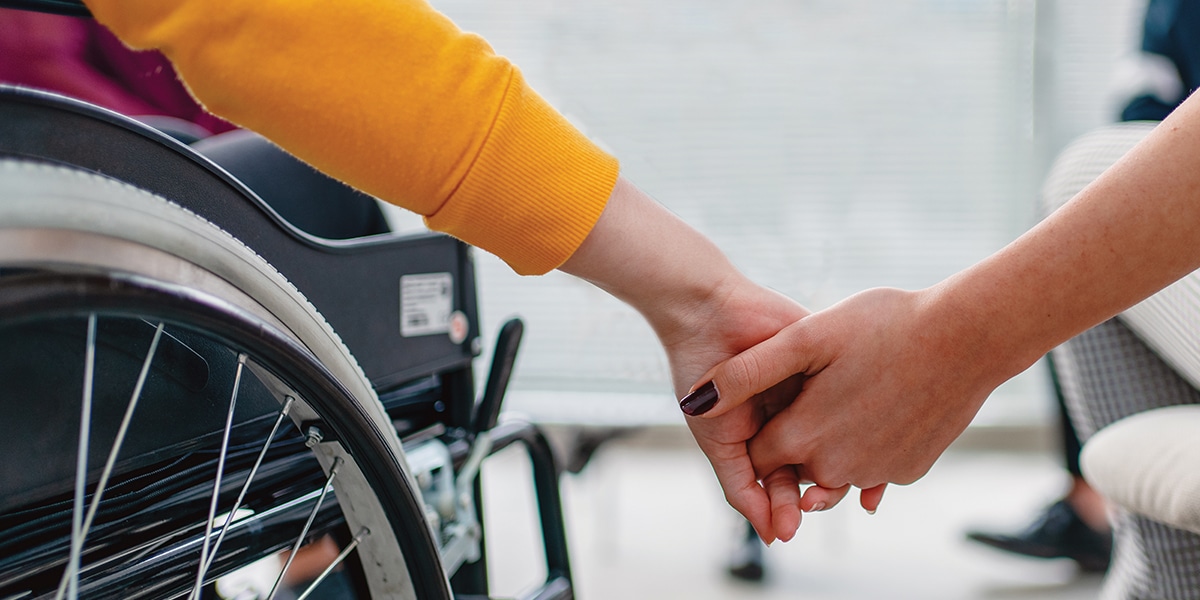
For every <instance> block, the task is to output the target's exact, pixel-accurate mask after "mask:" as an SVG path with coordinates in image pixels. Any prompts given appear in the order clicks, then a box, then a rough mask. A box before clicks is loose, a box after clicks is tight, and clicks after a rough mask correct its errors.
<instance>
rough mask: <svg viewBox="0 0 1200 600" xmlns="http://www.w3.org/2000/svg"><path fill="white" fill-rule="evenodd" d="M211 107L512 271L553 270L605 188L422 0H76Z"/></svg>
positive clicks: (508, 76)
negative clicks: (163, 59)
mask: <svg viewBox="0 0 1200 600" xmlns="http://www.w3.org/2000/svg"><path fill="white" fill-rule="evenodd" d="M87 4H88V6H89V7H90V8H91V10H92V12H93V14H95V16H96V18H97V19H99V20H100V22H101V23H103V24H105V25H106V26H108V27H109V28H110V29H112V30H113V31H114V32H115V33H116V34H117V36H119V37H120V38H121V39H122V40H123V41H124V42H125V43H126V44H129V45H130V46H132V47H135V48H156V49H159V50H161V51H162V52H163V53H164V54H166V55H167V56H168V57H169V58H170V59H171V61H172V62H173V63H174V64H175V66H176V68H177V70H178V72H179V74H180V77H181V78H182V79H183V80H184V82H185V83H186V85H187V86H188V88H189V89H190V90H191V91H192V93H193V94H194V95H195V96H196V97H197V98H198V99H199V101H200V102H201V103H202V104H203V105H204V106H205V107H206V108H207V109H209V110H210V111H212V112H213V113H215V114H217V115H219V116H221V117H224V118H226V119H229V120H230V121H232V122H234V123H237V124H239V125H241V126H244V127H246V128H249V129H252V130H254V131H257V132H259V133H261V134H263V135H264V136H266V137H267V138H268V139H271V140H272V141H274V142H275V143H277V144H279V145H280V146H281V147H283V148H284V149H286V150H288V151H289V152H291V153H293V154H295V155H296V156H297V157H299V158H300V159H302V160H304V161H306V162H308V163H310V164H312V165H313V166H315V167H317V168H318V169H320V170H322V171H324V172H326V173H328V174H330V175H331V176H333V177H336V178H338V179H341V180H343V181H345V182H347V183H349V184H351V185H353V186H355V187H357V188H359V189H361V190H363V191H365V192H367V193H369V194H372V195H374V196H377V197H379V198H382V199H384V200H387V201H389V202H392V203H395V204H398V205H400V206H403V207H405V208H407V209H409V210H412V211H415V212H417V213H420V214H422V215H424V216H425V218H426V222H427V223H428V224H429V226H430V227H431V228H433V229H436V230H439V231H444V232H447V233H449V234H451V235H454V236H456V237H458V238H460V239H462V240H464V241H466V242H468V243H470V244H473V245H475V246H478V247H480V248H483V249H485V250H488V251H490V252H492V253H494V254H496V255H497V256H499V257H501V258H503V259H504V260H505V261H507V262H508V263H509V264H510V265H511V266H512V267H513V269H514V270H516V271H517V272H518V273H522V274H538V273H545V272H546V271H549V270H551V269H554V268H555V267H557V266H559V265H560V264H562V262H563V261H565V260H566V259H567V258H568V257H570V255H571V254H572V253H573V252H574V251H575V249H576V248H577V247H578V246H579V244H580V243H582V242H583V239H584V238H585V237H586V236H587V234H588V233H589V232H590V231H591V228H592V226H593V225H594V224H595V222H596V220H597V219H599V217H600V213H601V212H602V211H603V209H604V205H605V202H606V200H607V198H608V196H609V194H610V193H611V191H612V188H613V186H614V185H615V182H616V178H617V171H618V165H617V161H616V159H614V158H613V157H611V156H609V155H608V154H606V153H604V152H603V151H601V150H600V149H598V148H597V147H596V146H595V145H594V144H592V143H591V142H590V141H588V140H587V139H586V138H585V137H583V135H582V134H580V133H579V132H578V131H577V130H576V129H575V128H574V127H572V126H571V125H570V123H568V122H567V121H566V120H565V119H564V118H563V117H562V115H560V114H559V113H558V112H556V111H555V110H554V109H553V108H551V107H550V106H549V105H548V104H547V103H546V102H545V101H544V100H543V99H542V98H541V97H540V96H538V95H537V94H536V93H535V92H534V91H533V90H531V89H530V88H529V86H528V85H527V84H526V83H525V81H524V79H523V78H522V76H521V73H520V71H519V70H518V69H517V68H516V67H514V66H513V65H512V64H511V63H510V62H509V61H508V60H506V59H505V58H504V57H502V56H498V55H496V54H495V53H494V52H493V51H492V49H491V48H490V47H489V46H488V44H487V43H486V42H485V41H484V40H483V39H482V38H480V37H479V36H477V35H474V34H469V33H464V32H462V31H461V30H459V29H458V28H457V27H456V26H455V25H454V24H453V23H452V22H450V20H449V19H447V18H446V17H445V16H443V15H442V14H440V13H438V12H437V11H435V10H434V9H433V8H432V7H431V6H429V4H428V3H426V2H425V1H424V0H337V1H330V0H222V1H221V2H212V1H211V0H87Z"/></svg>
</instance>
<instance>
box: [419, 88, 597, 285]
mask: <svg viewBox="0 0 1200 600" xmlns="http://www.w3.org/2000/svg"><path fill="white" fill-rule="evenodd" d="M618 171H619V165H618V163H617V160H616V159H615V158H613V157H612V156H610V155H609V154H607V153H605V152H604V151H603V150H601V149H599V148H598V147H596V145H595V144H593V143H592V142H591V141H590V140H588V139H587V138H586V137H584V136H583V134H581V133H580V132H579V131H578V130H577V129H575V127H574V126H572V125H571V124H570V123H569V122H567V120H566V119H565V118H563V116H562V115H561V114H559V113H558V112H557V111H556V110H554V109H553V108H552V107H551V106H550V105H549V104H547V103H546V101H545V100H543V99H542V98H541V97H540V96H538V95H537V93H536V92H534V91H533V90H531V89H530V88H529V86H527V85H525V82H524V80H523V79H522V77H521V74H520V71H517V70H515V69H514V71H513V80H512V81H511V82H510V84H509V88H508V92H507V94H506V97H505V100H504V103H503V105H502V107H501V109H500V112H499V115H498V116H497V118H496V122H495V125H494V126H493V128H492V131H491V134H490V135H489V136H488V139H487V142H486V143H485V144H484V145H483V148H482V149H481V150H480V153H479V156H478V157H476V159H475V164H474V165H472V167H471V169H470V171H468V173H467V176H466V177H465V178H464V179H463V181H462V183H461V184H460V185H459V187H458V189H457V190H455V192H454V194H453V195H451V196H450V198H449V199H448V200H447V201H446V203H445V204H443V205H442V207H441V208H440V209H439V210H438V212H437V213H435V214H433V215H430V216H429V217H428V218H427V219H426V221H427V223H428V224H429V227H430V228H432V229H436V230H439V231H444V232H446V233H449V234H450V235H453V236H455V237H458V238H460V239H462V240H464V241H466V242H468V243H470V244H472V245H475V246H478V247H480V248H482V249H484V250H487V251H488V252H491V253H493V254H495V255H496V256H499V257H500V258H502V259H504V261H505V262H507V263H508V264H509V265H510V266H511V267H512V268H513V270H514V271H516V272H517V273H520V274H522V275H540V274H543V273H546V272H548V271H550V270H552V269H554V268H556V267H558V266H559V265H561V264H562V263H563V262H564V261H566V260H567V259H568V258H570V256H571V254H573V253H574V252H575V250H576V249H577V248H578V247H579V245H580V244H582V243H583V240H584V238H586V237H587V235H588V233H589V232H591V230H592V227H593V226H594V225H595V224H596V221H597V220H598V219H599V218H600V213H602V212H603V211H604V206H605V204H606V203H607V201H608V197H609V195H611V193H612V190H613V187H614V186H615V185H616V181H617V174H618Z"/></svg>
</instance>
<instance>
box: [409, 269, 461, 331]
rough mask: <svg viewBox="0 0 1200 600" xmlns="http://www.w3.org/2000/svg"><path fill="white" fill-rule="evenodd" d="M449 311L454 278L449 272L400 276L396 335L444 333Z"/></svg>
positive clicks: (451, 307)
mask: <svg viewBox="0 0 1200 600" xmlns="http://www.w3.org/2000/svg"><path fill="white" fill-rule="evenodd" d="M453 311H454V278H453V277H451V276H450V274H449V273H423V274H421V275H405V276H403V277H401V278H400V335H402V336H404V337H414V336H418V335H433V334H437V333H448V332H449V331H450V313H451V312H453Z"/></svg>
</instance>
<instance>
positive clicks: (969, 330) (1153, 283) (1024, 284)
mask: <svg viewBox="0 0 1200 600" xmlns="http://www.w3.org/2000/svg"><path fill="white" fill-rule="evenodd" d="M1198 124H1200V104H1198V103H1197V98H1195V97H1193V98H1192V99H1190V100H1188V101H1187V102H1186V103H1184V104H1183V106H1181V107H1180V109H1178V110H1177V111H1176V112H1175V113H1174V114H1173V115H1172V116H1171V117H1170V118H1168V119H1167V120H1166V121H1164V122H1163V123H1162V124H1161V125H1160V126H1159V127H1158V128H1157V129H1156V130H1155V131H1154V132H1152V133H1151V134H1150V135H1149V136H1148V137H1147V138H1146V139H1145V140H1144V141H1143V142H1142V143H1141V144H1139V145H1138V146H1137V147H1135V148H1134V149H1133V150H1132V151H1131V152H1129V154H1127V155H1126V156H1125V157H1124V158H1123V159H1122V160H1121V161H1119V162H1118V163H1117V164H1116V165H1114V166H1113V167H1112V168H1110V169H1109V170H1107V171H1106V172H1105V173H1104V174H1103V175H1102V176H1101V177H1099V178H1098V179H1097V180H1096V181H1095V182H1094V183H1092V184H1091V185H1090V186H1088V187H1087V188H1085V189H1084V190H1083V191H1082V192H1080V193H1079V194H1078V195H1077V196H1076V197H1075V198H1074V199H1073V200H1072V201H1071V202H1069V203H1067V204H1066V205H1065V206H1063V208H1061V209H1060V210H1058V211H1057V212H1055V213H1054V214H1052V215H1051V216H1050V217H1048V218H1047V219H1046V220H1045V221H1043V222H1042V223H1040V224H1039V225H1038V226H1036V227H1034V228H1033V229H1031V230H1030V231H1029V232H1028V233H1026V234H1025V235H1023V236H1021V237H1020V238H1019V239H1017V240H1016V241H1014V242H1013V243H1012V244H1010V245H1009V246H1007V247H1006V248H1004V249H1002V250H1001V251H1000V252H997V253H996V254H995V255H993V256H992V257H990V258H988V259H986V260H984V261H982V262H981V263H979V264H977V265H975V266H974V267H971V268H969V269H967V270H965V271H963V272H962V273H959V274H958V275H956V276H954V277H951V278H950V279H948V280H946V281H945V282H943V283H942V284H939V285H938V286H935V287H934V288H932V289H931V290H928V292H929V293H928V296H929V297H930V298H934V299H936V301H934V302H930V303H928V304H926V306H927V307H929V308H930V311H931V315H930V317H931V318H932V319H934V320H943V321H944V322H955V323H957V327H959V328H961V331H963V332H965V333H966V334H967V336H966V337H965V338H964V339H970V340H973V341H978V342H980V345H979V346H977V348H985V349H987V350H986V352H988V354H989V355H990V356H991V357H992V358H994V359H996V360H999V361H1001V362H1002V363H1004V364H1006V365H1007V366H1006V368H1005V369H1004V370H1005V373H1004V375H1005V376H1011V375H1012V374H1015V373H1016V372H1018V371H1020V370H1021V369H1023V368H1024V367H1026V366H1028V365H1029V364H1031V363H1032V362H1033V361H1034V360H1036V359H1037V358H1038V357H1039V356H1041V355H1042V354H1044V353H1045V352H1046V351H1048V350H1049V349H1051V348H1053V347H1054V346H1056V345H1058V344H1060V343H1062V342H1063V341H1065V340H1067V339H1069V338H1071V337H1072V336H1074V335H1076V334H1078V333H1080V332H1082V331H1084V330H1086V329H1087V328H1089V327H1091V326H1093V325H1095V324H1097V323H1100V322H1102V321H1104V320H1105V319H1108V318H1110V317H1112V316H1113V315H1116V314H1117V313H1119V312H1121V311H1122V310H1124V309H1126V308H1128V307H1129V306H1132V305H1133V304H1135V303H1137V302H1139V301H1140V300H1142V299H1144V298H1146V297H1148V296H1150V295H1151V294H1153V293H1155V292H1156V291H1158V290H1160V289H1162V288H1163V287H1165V286H1166V285H1168V284H1170V283H1171V282H1173V281H1175V280H1177V279H1179V278H1180V277H1183V276H1184V275H1186V274H1187V273H1189V272H1191V271H1193V270H1195V269H1197V268H1198V267H1200V127H1198V126H1197V125H1198Z"/></svg>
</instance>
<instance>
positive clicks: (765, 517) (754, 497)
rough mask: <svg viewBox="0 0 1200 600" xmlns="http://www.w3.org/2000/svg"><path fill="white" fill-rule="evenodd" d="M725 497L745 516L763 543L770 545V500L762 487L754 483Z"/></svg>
mask: <svg viewBox="0 0 1200 600" xmlns="http://www.w3.org/2000/svg"><path fill="white" fill-rule="evenodd" d="M725 499H726V500H727V501H728V502H729V505H730V506H732V507H733V508H734V510H736V511H738V512H739V513H741V514H742V516H743V517H745V519H746V521H748V522H749V523H750V526H751V527H753V528H754V532H755V533H757V534H758V537H759V539H761V540H762V541H763V543H764V544H766V545H768V546H770V545H771V543H772V542H774V541H775V529H774V526H773V525H772V524H771V522H772V519H771V501H770V499H769V498H768V496H767V492H766V491H765V490H763V488H762V487H760V486H759V485H758V484H757V483H756V484H754V486H753V487H752V488H746V489H744V490H739V491H738V492H736V493H733V494H729V493H727V494H726V496H725Z"/></svg>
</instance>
